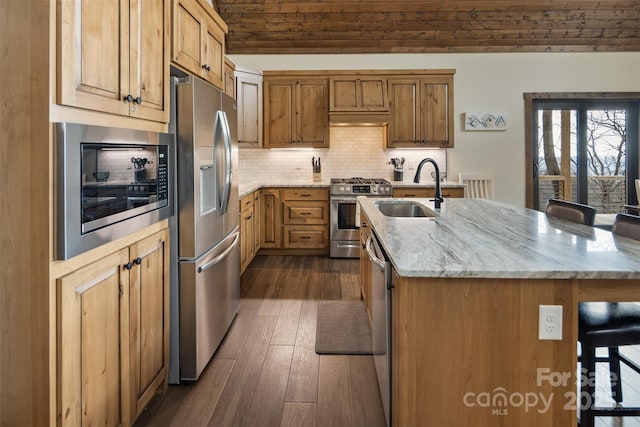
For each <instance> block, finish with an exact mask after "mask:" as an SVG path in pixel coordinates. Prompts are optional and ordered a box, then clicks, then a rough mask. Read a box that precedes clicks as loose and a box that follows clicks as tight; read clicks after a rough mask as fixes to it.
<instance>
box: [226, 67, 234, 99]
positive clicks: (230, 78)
mask: <svg viewBox="0 0 640 427" xmlns="http://www.w3.org/2000/svg"><path fill="white" fill-rule="evenodd" d="M235 70H236V65H235V64H234V63H233V62H231V60H230V59H229V58H224V93H226V94H227V95H229V96H230V97H232V98H233V99H236V71H235Z"/></svg>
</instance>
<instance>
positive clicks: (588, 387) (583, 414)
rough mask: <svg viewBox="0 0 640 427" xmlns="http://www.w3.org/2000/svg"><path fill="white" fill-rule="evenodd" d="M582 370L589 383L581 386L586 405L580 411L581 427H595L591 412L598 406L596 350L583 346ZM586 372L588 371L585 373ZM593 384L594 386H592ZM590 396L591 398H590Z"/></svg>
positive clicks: (583, 400)
mask: <svg viewBox="0 0 640 427" xmlns="http://www.w3.org/2000/svg"><path fill="white" fill-rule="evenodd" d="M582 369H583V372H585V374H584V375H585V376H586V378H587V381H585V382H583V383H582V384H581V385H580V389H581V392H582V395H581V399H580V400H579V401H580V402H581V404H582V403H584V404H586V405H585V406H584V407H582V406H581V410H580V427H593V424H594V421H595V420H594V416H593V413H592V412H591V408H592V407H594V406H595V404H596V387H595V375H596V349H595V348H586V347H585V346H584V345H583V346H582ZM585 370H586V371H585ZM591 383H593V384H591ZM588 396H589V397H588Z"/></svg>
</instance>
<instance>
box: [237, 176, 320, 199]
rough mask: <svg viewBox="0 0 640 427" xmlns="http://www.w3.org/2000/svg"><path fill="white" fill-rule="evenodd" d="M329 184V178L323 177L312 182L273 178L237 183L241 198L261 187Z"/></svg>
mask: <svg viewBox="0 0 640 427" xmlns="http://www.w3.org/2000/svg"><path fill="white" fill-rule="evenodd" d="M330 185H331V180H330V179H323V180H322V181H317V182H314V181H312V180H300V181H292V180H287V181H285V180H283V181H278V180H273V181H268V182H242V183H240V184H239V185H238V197H240V198H242V197H244V196H246V195H247V194H251V193H253V192H254V191H256V190H259V189H261V188H269V187H329V186H330Z"/></svg>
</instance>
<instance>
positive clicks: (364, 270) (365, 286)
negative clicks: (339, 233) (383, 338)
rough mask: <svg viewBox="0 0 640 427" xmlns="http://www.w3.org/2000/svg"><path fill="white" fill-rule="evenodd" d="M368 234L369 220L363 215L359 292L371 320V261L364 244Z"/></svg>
mask: <svg viewBox="0 0 640 427" xmlns="http://www.w3.org/2000/svg"><path fill="white" fill-rule="evenodd" d="M369 234H370V230H369V222H368V221H367V219H366V218H365V217H362V223H361V224H360V292H361V294H362V299H363V300H364V302H365V306H366V307H367V314H368V315H369V322H371V261H369V254H368V253H367V249H366V246H365V245H366V243H367V240H368V239H369Z"/></svg>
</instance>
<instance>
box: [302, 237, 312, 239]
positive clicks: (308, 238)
mask: <svg viewBox="0 0 640 427" xmlns="http://www.w3.org/2000/svg"><path fill="white" fill-rule="evenodd" d="M300 238H301V239H310V238H311V236H300Z"/></svg>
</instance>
